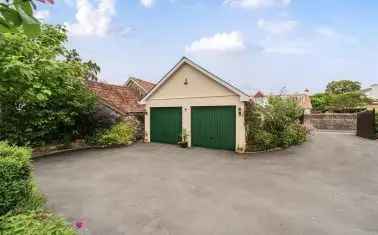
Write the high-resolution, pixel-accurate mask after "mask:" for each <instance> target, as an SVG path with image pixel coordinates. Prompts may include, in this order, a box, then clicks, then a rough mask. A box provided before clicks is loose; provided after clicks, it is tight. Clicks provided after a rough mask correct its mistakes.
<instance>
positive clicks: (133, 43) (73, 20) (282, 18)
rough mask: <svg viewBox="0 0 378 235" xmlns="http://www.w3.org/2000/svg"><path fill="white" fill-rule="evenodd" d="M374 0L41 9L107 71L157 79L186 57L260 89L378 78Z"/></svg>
mask: <svg viewBox="0 0 378 235" xmlns="http://www.w3.org/2000/svg"><path fill="white" fill-rule="evenodd" d="M377 12H378V1H377V0H363V1H361V0H316V1H310V0H55V4H54V5H46V6H45V5H42V4H39V5H38V9H37V12H36V16H37V17H38V18H40V19H41V20H42V21H44V22H46V23H51V24H64V25H66V27H67V29H68V34H69V40H68V42H67V44H68V45H67V46H68V47H69V48H75V49H77V50H78V51H79V53H80V55H81V56H82V57H83V58H84V59H87V60H88V59H91V60H94V61H96V62H97V63H98V64H99V65H100V67H101V70H102V71H101V75H100V79H101V80H102V81H106V82H108V83H114V84H123V83H124V82H125V81H126V80H127V79H128V78H129V77H130V76H134V77H138V78H141V79H144V80H147V81H151V82H157V81H159V80H160V79H161V78H162V77H163V76H164V75H165V73H167V72H168V71H169V70H170V69H171V68H172V67H173V66H174V65H175V64H176V63H177V62H178V61H179V60H180V59H181V57H183V56H186V57H188V58H190V59H192V60H193V61H195V62H196V63H198V64H200V65H201V66H203V67H205V68H206V69H208V70H209V71H211V72H212V73H214V74H216V75H218V76H220V77H221V78H222V79H224V80H226V81H228V82H230V83H232V84H233V85H235V86H237V87H238V88H240V89H241V90H243V91H245V92H247V93H250V94H253V93H255V92H256V91H258V90H262V91H263V92H266V93H271V92H274V93H277V92H280V91H282V90H284V91H287V92H302V91H304V90H305V89H306V88H307V89H309V90H310V91H311V92H312V93H315V92H318V91H322V90H324V88H325V86H326V85H327V83H328V82H329V81H332V80H341V79H349V80H357V81H360V82H361V83H362V86H363V87H367V86H369V85H371V84H373V83H378V17H377Z"/></svg>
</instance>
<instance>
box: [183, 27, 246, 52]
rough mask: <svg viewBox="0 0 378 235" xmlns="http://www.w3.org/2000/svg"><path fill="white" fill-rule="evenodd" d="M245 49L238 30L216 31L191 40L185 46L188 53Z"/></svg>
mask: <svg viewBox="0 0 378 235" xmlns="http://www.w3.org/2000/svg"><path fill="white" fill-rule="evenodd" d="M244 49H246V47H245V45H244V41H243V37H242V35H241V33H240V32H237V31H234V32H230V33H217V34H215V35H213V36H211V37H204V38H201V39H199V40H197V41H194V42H192V44H191V45H190V46H187V47H186V48H185V51H186V52H188V53H195V52H204V51H208V52H236V51H243V50H244Z"/></svg>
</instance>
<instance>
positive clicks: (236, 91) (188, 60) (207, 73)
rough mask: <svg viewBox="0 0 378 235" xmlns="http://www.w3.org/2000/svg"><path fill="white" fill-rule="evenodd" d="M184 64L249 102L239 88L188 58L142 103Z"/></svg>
mask: <svg viewBox="0 0 378 235" xmlns="http://www.w3.org/2000/svg"><path fill="white" fill-rule="evenodd" d="M183 64H188V65H190V66H192V67H193V68H195V69H197V70H198V71H200V72H201V73H203V74H205V75H206V76H208V77H209V78H211V79H212V80H214V81H215V82H217V83H218V84H220V85H221V86H224V87H225V88H227V89H228V90H230V91H232V92H233V93H235V94H237V95H239V96H240V101H249V96H248V95H247V94H245V93H244V92H242V91H241V90H239V89H238V88H236V87H234V86H233V85H231V84H230V83H228V82H226V81H224V80H222V79H221V78H219V77H218V76H216V75H215V74H213V73H210V72H209V71H207V70H206V69H205V68H203V67H201V66H200V65H198V64H196V63H194V62H193V61H192V60H190V59H188V58H186V57H183V58H182V59H181V60H180V61H179V62H178V63H177V64H176V65H175V66H174V67H173V68H172V69H171V70H170V71H169V72H168V73H167V74H166V75H165V76H164V77H163V78H162V79H161V80H160V81H159V82H158V83H157V84H156V86H155V87H154V88H152V90H151V91H150V92H148V94H147V95H146V96H145V97H144V98H143V99H142V100H141V101H140V103H142V104H144V103H145V102H146V101H147V100H148V99H149V98H150V96H151V95H152V94H154V93H155V91H157V90H158V89H159V87H160V86H162V85H163V84H164V83H165V81H166V80H168V79H169V78H170V77H171V76H172V75H173V74H174V73H175V72H176V71H177V70H178V69H179V68H180V67H181V66H182V65H183Z"/></svg>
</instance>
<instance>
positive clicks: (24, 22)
mask: <svg viewBox="0 0 378 235" xmlns="http://www.w3.org/2000/svg"><path fill="white" fill-rule="evenodd" d="M40 2H43V1H40ZM49 2H50V3H52V1H49ZM34 8H35V4H34V2H33V1H32V0H5V3H4V2H3V3H1V2H0V33H13V32H15V31H17V30H20V29H22V31H23V32H24V33H25V34H26V35H27V36H29V37H30V36H37V35H38V34H39V33H40V31H41V26H40V23H39V21H38V20H37V19H36V18H35V17H34V16H33V10H34Z"/></svg>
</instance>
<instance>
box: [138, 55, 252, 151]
mask: <svg viewBox="0 0 378 235" xmlns="http://www.w3.org/2000/svg"><path fill="white" fill-rule="evenodd" d="M249 100H250V97H249V96H248V95H246V94H245V93H243V92H242V91H240V90H239V89H237V88H236V87H234V86H232V85H231V84H229V83H227V82H225V81H224V80H222V79H221V78H219V77H218V76H216V75H214V74H212V73H210V72H209V71H207V70H206V69H204V68H203V67H201V66H199V65H198V64H196V63H194V62H193V61H191V60H189V59H188V58H185V57H184V58H182V59H181V60H180V61H179V62H178V63H177V64H176V65H175V66H174V67H173V68H172V69H171V70H170V71H169V72H168V73H167V74H166V75H165V76H164V77H163V78H162V79H161V80H160V81H159V82H158V83H157V84H156V86H155V87H154V88H153V89H152V90H151V91H150V92H149V93H148V94H147V95H146V96H145V97H144V98H143V99H142V101H141V102H140V103H141V104H143V105H146V108H145V109H146V116H145V141H146V142H161V143H170V144H176V143H177V142H178V141H179V140H180V139H183V140H185V141H187V143H188V146H189V147H191V146H199V147H206V148H215V149H226V150H234V151H237V152H243V151H245V147H246V130H245V123H244V109H245V102H249Z"/></svg>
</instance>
